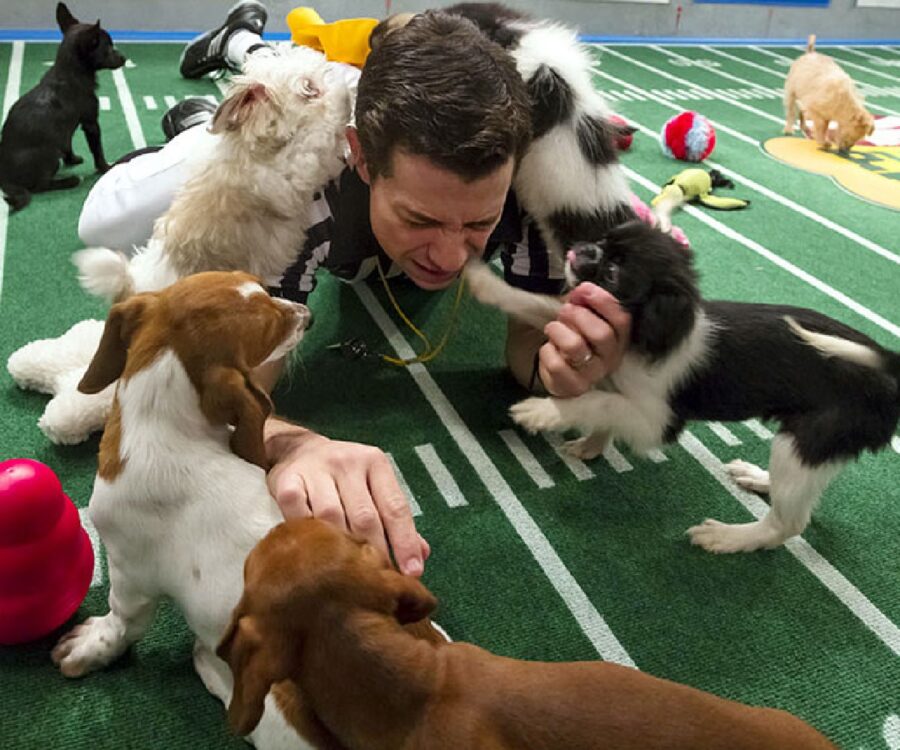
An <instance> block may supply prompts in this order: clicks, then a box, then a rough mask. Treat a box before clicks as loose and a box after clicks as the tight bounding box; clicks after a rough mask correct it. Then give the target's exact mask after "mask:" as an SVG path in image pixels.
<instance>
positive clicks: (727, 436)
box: [706, 422, 741, 446]
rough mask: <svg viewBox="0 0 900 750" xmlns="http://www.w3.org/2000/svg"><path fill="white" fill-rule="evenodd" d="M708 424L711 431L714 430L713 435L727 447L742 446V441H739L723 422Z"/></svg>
mask: <svg viewBox="0 0 900 750" xmlns="http://www.w3.org/2000/svg"><path fill="white" fill-rule="evenodd" d="M706 424H707V426H708V427H709V429H710V430H712V433H713V434H714V435H715V436H716V437H717V438H719V440H721V441H722V442H723V443H725V445H730V446H735V445H740V444H741V441H740V440H738V436H737V435H735V434H734V433H733V432H732V431H731V430H729V429H728V428H727V427H726V426H725V425H723V424H722V423H721V422H707V423H706Z"/></svg>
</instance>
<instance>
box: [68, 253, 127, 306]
mask: <svg viewBox="0 0 900 750" xmlns="http://www.w3.org/2000/svg"><path fill="white" fill-rule="evenodd" d="M72 262H73V263H74V264H75V265H76V266H77V267H78V283H79V284H81V288H82V289H84V290H85V291H86V292H88V293H89V294H93V295H94V296H96V297H105V298H106V299H108V300H109V301H110V302H113V301H116V300H120V299H124V298H125V297H128V296H130V295H132V294H134V282H133V281H132V278H131V274H130V273H129V272H128V259H127V258H126V257H125V256H124V255H123V254H122V253H117V252H115V251H114V250H108V249H107V248H105V247H89V248H87V249H85V250H79V251H78V252H77V253H75V254H73V255H72Z"/></svg>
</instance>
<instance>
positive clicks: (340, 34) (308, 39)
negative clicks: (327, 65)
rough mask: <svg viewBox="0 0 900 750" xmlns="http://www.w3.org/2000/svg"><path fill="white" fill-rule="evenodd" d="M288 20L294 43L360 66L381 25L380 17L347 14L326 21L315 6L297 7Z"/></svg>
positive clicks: (336, 60)
mask: <svg viewBox="0 0 900 750" xmlns="http://www.w3.org/2000/svg"><path fill="white" fill-rule="evenodd" d="M285 20H286V21H287V25H288V28H289V29H290V30H291V41H292V42H293V43H294V44H298V45H302V46H305V47H312V48H313V49H317V50H319V51H320V52H322V53H323V54H324V55H325V57H326V58H328V59H329V60H332V61H334V62H340V63H347V64H349V65H355V66H356V67H357V68H361V67H362V66H363V65H364V64H365V62H366V58H367V57H368V56H369V51H370V48H369V36H370V35H371V33H372V29H374V28H375V27H376V26H377V25H378V19H377V18H345V19H342V20H340V21H335V22H334V23H325V21H323V20H322V17H321V16H320V15H319V14H318V13H316V11H315V10H313V9H312V8H294V9H293V10H292V11H291V12H290V13H288V14H287V18H286V19H285Z"/></svg>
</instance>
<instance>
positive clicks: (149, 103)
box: [144, 96, 159, 111]
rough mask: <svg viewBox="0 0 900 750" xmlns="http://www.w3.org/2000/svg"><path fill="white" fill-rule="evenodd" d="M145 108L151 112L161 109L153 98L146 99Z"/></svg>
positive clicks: (147, 97)
mask: <svg viewBox="0 0 900 750" xmlns="http://www.w3.org/2000/svg"><path fill="white" fill-rule="evenodd" d="M144 106H145V107H146V108H147V109H149V110H151V111H153V110H156V109H159V105H158V104H157V103H156V99H155V98H154V97H152V96H145V97H144Z"/></svg>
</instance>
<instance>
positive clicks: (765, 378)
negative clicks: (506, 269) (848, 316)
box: [467, 221, 900, 552]
mask: <svg viewBox="0 0 900 750" xmlns="http://www.w3.org/2000/svg"><path fill="white" fill-rule="evenodd" d="M692 260H693V257H692V254H691V252H690V251H689V250H686V249H685V248H684V247H682V246H681V245H680V244H679V243H678V242H676V241H675V240H673V239H672V238H671V237H670V236H669V235H667V234H664V233H662V232H660V231H659V230H657V229H654V228H652V227H650V226H648V225H647V224H644V223H643V222H639V221H634V222H628V223H626V224H624V225H622V226H619V227H617V228H615V229H613V230H612V231H610V232H609V234H608V235H607V237H606V239H605V240H604V241H603V242H598V243H591V244H584V245H580V246H577V247H576V248H574V249H573V250H571V251H570V252H569V253H568V258H567V263H566V276H567V279H568V281H569V284H570V285H571V286H575V285H576V284H578V283H581V282H583V281H590V282H593V283H595V284H598V285H599V286H602V287H603V288H605V289H606V290H608V291H609V292H610V293H611V294H613V295H614V296H615V297H616V298H617V299H618V300H619V302H620V304H621V305H622V306H623V307H624V308H625V309H626V310H628V311H629V313H630V314H631V318H632V326H631V342H630V348H629V350H628V352H627V353H626V355H625V358H624V360H623V362H622V365H621V367H620V368H619V369H618V370H617V371H616V372H615V373H613V374H612V375H611V376H610V377H609V378H608V380H607V382H605V383H604V384H602V385H601V386H600V387H599V388H597V389H595V390H593V391H590V392H588V393H586V394H585V395H583V396H579V397H577V398H571V399H556V398H529V399H526V400H525V401H522V402H521V403H518V404H516V405H515V406H513V407H512V409H511V414H512V417H513V419H514V420H515V421H516V422H517V423H518V424H520V425H522V426H523V427H525V428H526V429H527V430H530V431H532V432H534V431H537V430H566V429H572V428H578V429H580V430H582V431H583V433H584V434H585V435H586V437H584V438H581V439H580V440H577V441H573V442H572V443H571V444H570V447H571V449H572V450H573V451H575V452H576V454H578V455H580V456H582V457H591V456H595V455H597V454H598V453H599V452H601V451H602V450H603V449H604V448H605V446H606V444H607V442H608V440H609V439H610V438H612V439H616V438H618V439H621V440H623V441H624V442H625V443H627V444H628V445H630V446H631V447H632V448H634V449H635V450H638V451H646V450H648V449H651V448H654V447H657V446H659V445H661V444H663V443H665V442H669V441H672V440H675V438H676V437H677V436H678V435H679V433H680V432H681V431H682V430H683V429H684V425H685V422H686V421H687V420H691V419H702V420H727V421H732V420H744V419H749V418H752V417H760V418H766V419H775V420H778V421H779V422H780V424H781V429H780V431H779V433H778V435H776V437H775V438H774V440H773V441H772V455H771V459H770V463H769V471H768V472H766V471H763V470H762V469H759V468H757V467H756V466H753V465H751V464H748V463H745V462H743V461H735V462H732V463H731V464H729V466H728V470H729V472H730V473H731V475H732V477H733V478H734V479H735V480H736V481H737V483H738V484H739V485H741V486H743V487H745V488H747V489H751V490H755V491H757V492H768V493H769V494H770V496H771V510H770V511H769V513H768V514H767V515H766V516H765V518H763V519H762V520H761V521H755V522H753V523H747V524H723V523H720V522H718V521H713V520H707V521H705V522H704V523H703V524H701V525H699V526H694V527H693V528H691V529H690V530H689V533H690V536H691V540H692V541H693V542H694V543H695V544H699V545H701V546H703V547H704V548H706V549H707V550H710V551H711V552H739V551H750V550H754V549H759V548H771V547H776V546H778V545H780V544H782V543H783V542H784V541H786V540H787V539H788V538H790V537H792V536H794V535H796V534H799V533H800V532H802V531H803V529H804V528H805V527H806V525H807V523H808V522H809V517H810V513H811V512H812V509H813V507H814V506H815V504H816V502H817V501H818V499H819V497H820V495H821V494H822V492H823V491H824V490H825V488H826V487H827V486H828V484H829V483H830V482H831V480H832V479H833V478H834V477H835V476H836V475H837V473H838V472H839V471H840V469H841V468H842V467H843V465H844V464H845V463H847V462H848V461H851V460H853V459H855V458H857V457H858V456H859V454H860V453H862V451H864V450H871V451H876V450H879V449H881V448H883V447H885V446H886V445H887V444H888V443H889V442H890V440H891V437H892V435H893V433H894V430H895V429H896V427H897V421H898V417H900V354H897V353H894V352H891V351H888V350H886V349H884V348H882V347H881V346H879V345H878V344H877V343H876V342H875V341H873V340H872V339H870V338H869V337H868V336H865V335H863V334H862V333H860V332H858V331H856V330H854V329H852V328H850V327H848V326H845V325H843V324H842V323H839V322H838V321H836V320H832V319H831V318H828V317H826V316H825V315H822V314H820V313H817V312H814V311H812V310H807V309H803V308H799V307H789V306H787V305H763V304H749V303H740V302H719V301H707V300H703V299H702V298H701V296H700V292H699V289H698V287H697V276H696V273H695V271H694V268H693V265H692ZM467 280H468V282H469V286H470V289H471V290H472V293H473V294H474V295H475V297H476V298H478V299H479V300H481V301H482V302H486V303H488V304H492V305H495V306H497V307H499V308H500V309H502V310H504V311H505V312H507V313H509V314H510V315H512V316H515V317H519V318H522V319H524V320H526V322H529V323H531V324H532V325H540V324H546V323H547V322H548V321H549V320H551V319H553V318H554V317H555V312H556V311H557V310H558V309H559V306H560V302H559V300H557V299H556V298H551V297H541V296H539V295H534V294H530V293H528V292H523V291H519V290H515V289H512V288H511V287H507V286H506V284H505V282H503V281H501V280H500V279H499V278H498V277H497V276H495V275H494V274H493V273H492V272H491V271H490V270H489V269H488V268H487V267H485V266H483V265H482V266H476V267H473V268H469V269H467Z"/></svg>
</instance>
